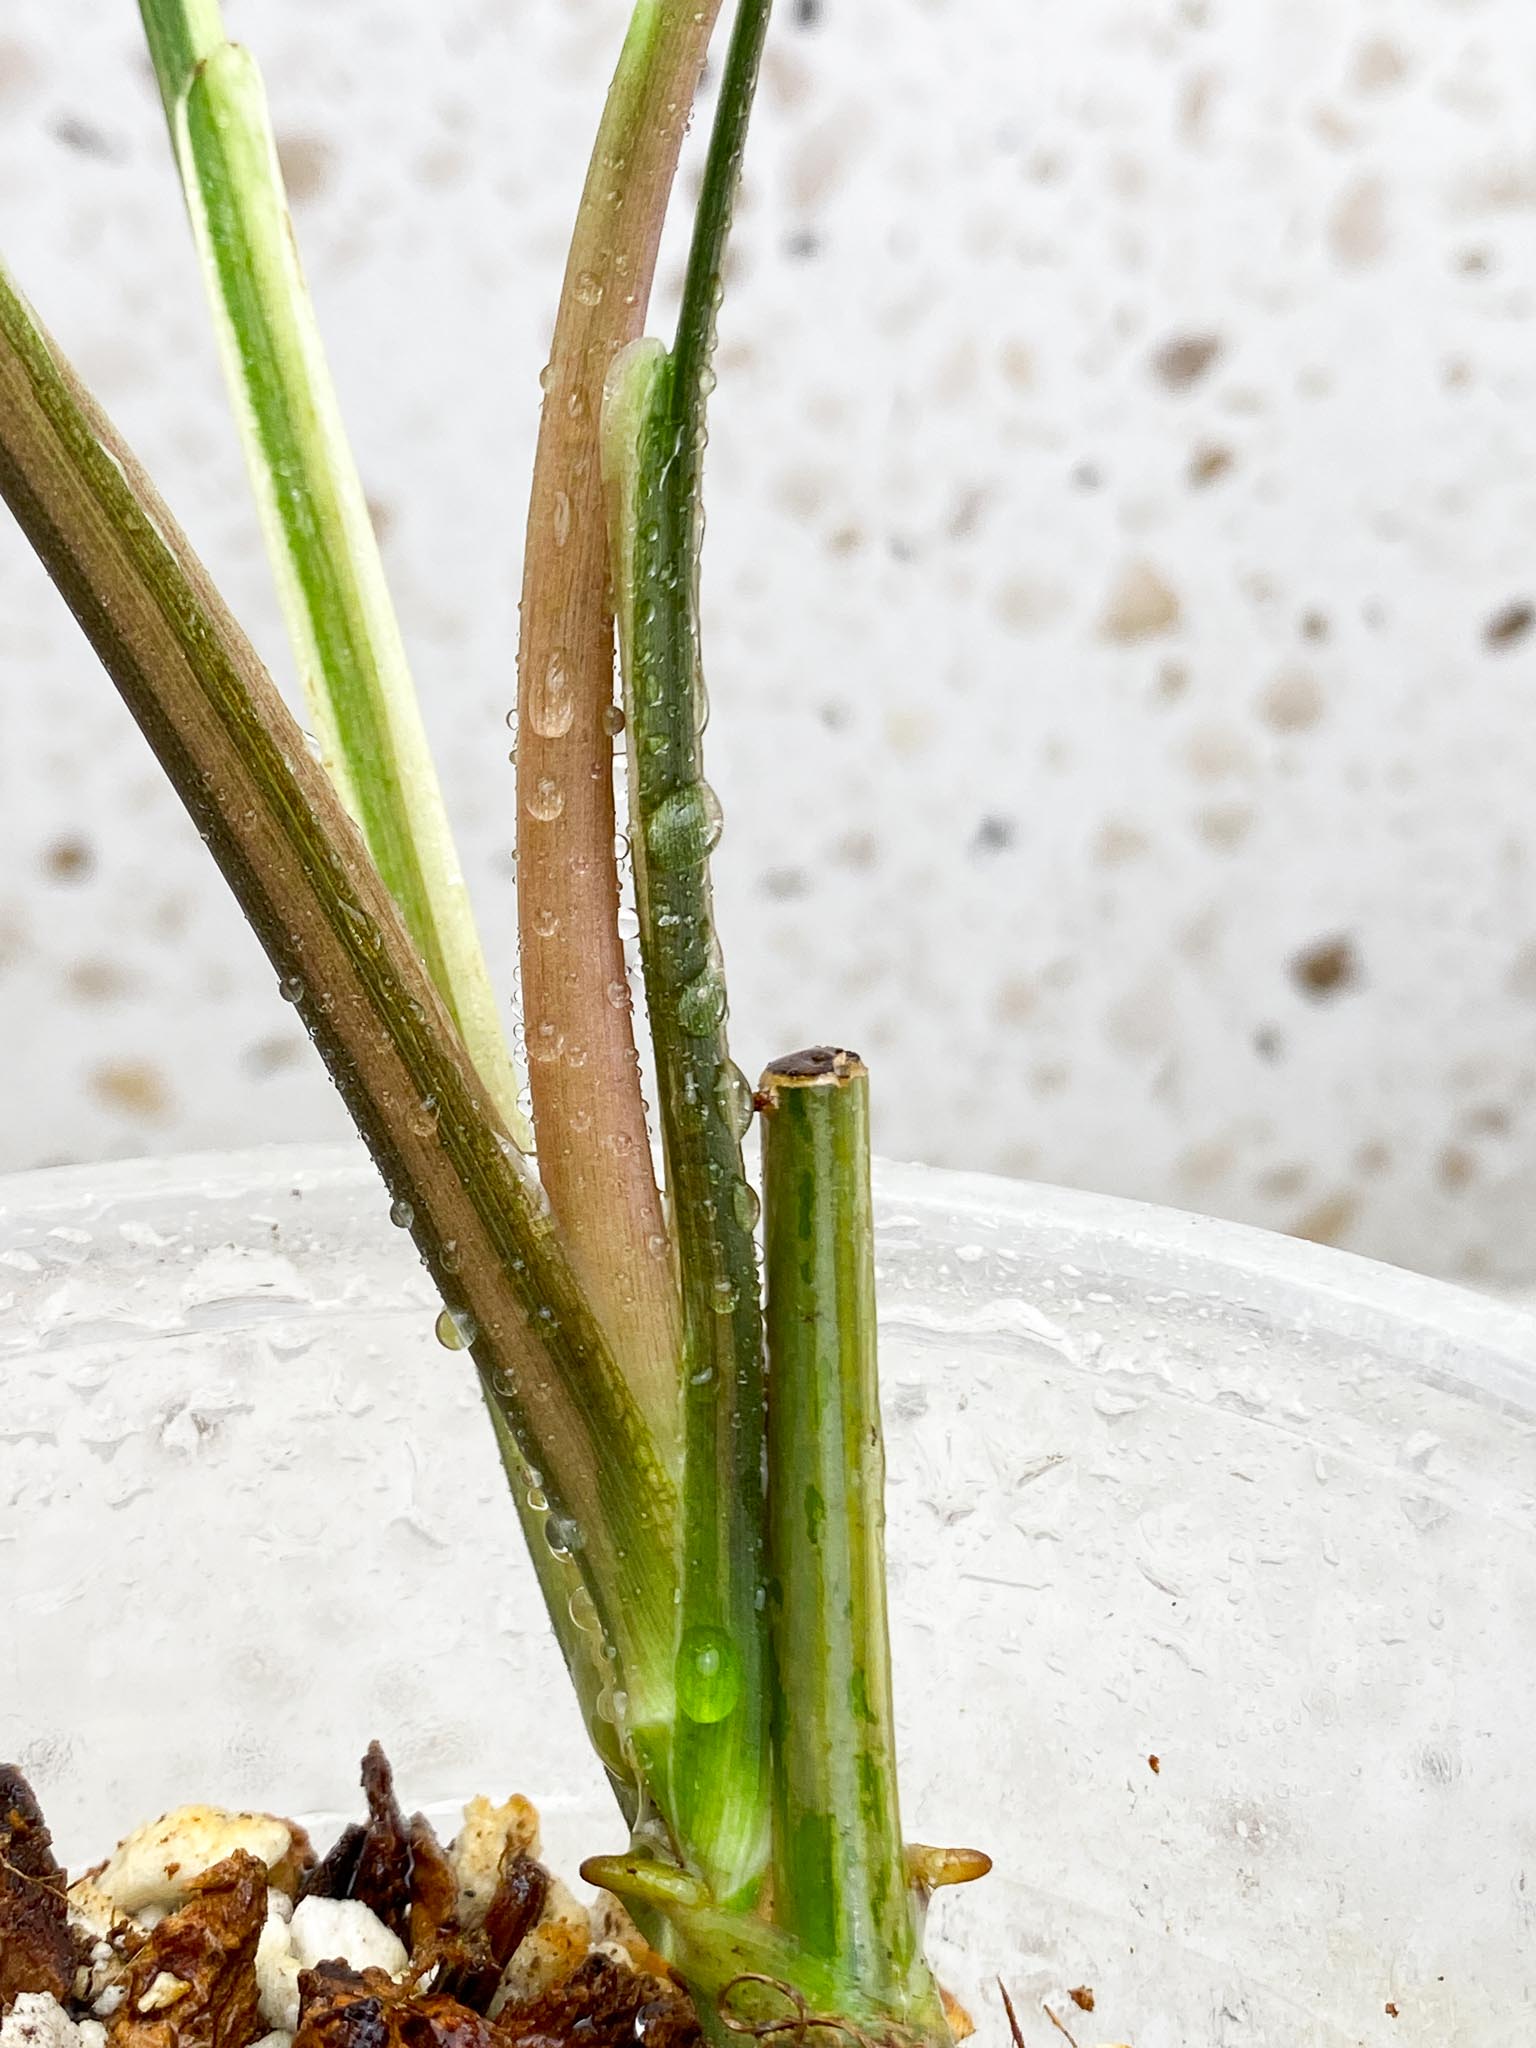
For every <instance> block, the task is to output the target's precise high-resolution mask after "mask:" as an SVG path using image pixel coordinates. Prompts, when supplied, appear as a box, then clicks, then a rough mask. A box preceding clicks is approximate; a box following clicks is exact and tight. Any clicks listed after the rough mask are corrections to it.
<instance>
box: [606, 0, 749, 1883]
mask: <svg viewBox="0 0 1536 2048" xmlns="http://www.w3.org/2000/svg"><path fill="white" fill-rule="evenodd" d="M767 21H768V5H767V0H745V4H743V6H742V7H741V9H740V11H739V13H738V15H737V19H736V25H735V28H734V31H733V33H732V36H731V43H730V48H729V51H728V53H727V57H726V65H725V73H724V77H723V80H722V84H721V92H720V102H719V108H718V112H717V115H716V121H715V128H714V132H713V134H712V136H711V139H710V149H709V156H708V159H707V162H706V166H705V174H704V184H703V189H702V192H701V194H700V200H699V209H698V215H697V220H696V226H695V233H694V239H693V246H692V250H691V252H690V256H689V263H688V272H687V277H686V280H685V284H684V290H683V303H682V309H681V314H680V319H679V325H678V339H677V347H676V350H675V352H674V354H673V355H672V356H671V357H670V358H668V357H667V356H666V355H665V354H664V352H662V351H661V350H660V349H659V347H658V346H657V345H656V344H654V343H653V344H649V345H647V344H644V343H642V344H637V346H636V348H635V349H633V350H632V351H630V352H629V353H628V354H626V356H625V357H623V358H622V359H621V362H620V364H619V366H618V367H617V369H616V371H615V374H614V376H613V378H612V379H611V380H610V385H609V394H608V397H607V400H606V403H605V420H604V446H605V467H606V470H607V473H608V475H609V477H610V483H611V508H612V517H613V543H612V550H613V558H614V563H615V577H614V581H615V586H616V603H617V611H618V618H619V640H620V650H621V654H622V657H623V669H624V692H625V713H626V729H627V732H628V735H629V740H628V745H629V799H630V814H631V834H630V840H631V846H632V848H633V858H634V871H635V896H636V907H637V909H638V912H639V917H640V951H641V962H642V966H643V968H644V972H645V988H646V1002H647V1007H648V1009H649V1014H650V1022H651V1036H652V1041H653V1044H654V1047H655V1055H656V1092H657V1101H658V1106H659V1111H660V1120H661V1133H662V1148H663V1154H664V1158H665V1163H666V1187H667V1203H668V1218H669V1221H670V1224H671V1228H672V1235H673V1240H674V1244H675V1247H676V1253H677V1263H678V1273H679V1280H680V1286H681V1294H682V1309H683V1375H684V1384H683V1445H684V1479H683V1562H682V1611H681V1615H680V1632H679V1639H678V1653H677V1699H678V1723H677V1729H676V1733H675V1738H674V1748H673V1771H672V1785H671V1796H670V1802H669V1809H668V1817H669V1819H670V1821H671V1822H672V1825H673V1827H674V1829H675V1830H676V1832H677V1836H678V1841H679V1846H680V1848H681V1849H682V1852H683V1854H684V1855H685V1857H686V1858H687V1859H688V1860H689V1861H690V1862H691V1863H692V1864H693V1866H694V1867H695V1868H697V1869H698V1870H699V1871H701V1872H702V1873H703V1875H704V1876H705V1877H706V1878H707V1880H708V1882H709V1884H710V1886H711V1888H712V1890H713V1892H714V1894H715V1896H716V1898H717V1899H719V1900H720V1901H722V1902H727V1901H732V1900H738V1899H742V1900H744V1899H749V1898H751V1897H752V1896H753V1895H754V1894H755V1891H756V1888H757V1886H758V1883H759V1881H760V1879H761V1876H762V1874H763V1870H764V1868H765V1865H766V1860H767V1853H768V1844H769V1831H770V1812H769V1801H768V1796H767V1788H768V1772H767V1768H766V1761H767V1747H766V1745H767V1732H768V1731H767V1684H766V1680H767V1633H766V1621H765V1617H764V1578H763V1533H764V1531H763V1514H764V1498H763V1479H762V1443H763V1431H764V1383H763V1329H762V1310H761V1302H760V1294H759V1287H758V1274H757V1253H756V1245H755V1240H754V1236H753V1231H754V1226H755V1223H756V1220H757V1201H756V1197H755V1195H754V1194H753V1192H752V1189H751V1187H750V1185H749V1184H748V1182H747V1179H746V1175H745V1170H744V1167H743V1164H742V1155H741V1140H742V1135H743V1133H744V1132H745V1130H746V1127H747V1124H748V1122H749V1121H750V1117H751V1096H750V1091H749V1089H748V1087H747V1084H746V1081H745V1079H744V1077H743V1076H742V1074H741V1073H740V1071H739V1069H738V1068H737V1067H736V1066H735V1065H734V1064H733V1063H732V1060H731V1057H730V1051H729V1047H728V1044H727V1041H726V1031H725V1018H726V998H725V982H724V978H723V972H722V967H721V961H720V952H719V945H718V941H717V939H716V936H715V928H714V914H713V905H712V900H711V892H710V879H709V855H710V852H711V849H712V848H713V846H714V844H715V841H716V839H717V837H718V834H719V810H718V806H717V805H716V803H715V800H714V797H713V795H712V793H711V792H710V789H709V786H708V784H707V783H706V782H705V781H704V779H703V765H702V737H703V717H704V690H703V675H702V665H701V661H700V653H699V610H698V575H699V548H700V542H701V540H702V530H703V522H702V515H701V511H700V501H699V482H700V476H699V472H700V466H701V457H702V449H703V442H704V423H705V408H706V402H707V398H708V394H709V389H710V384H711V381H712V380H711V372H710V367H709V363H710V355H711V352H712V350H713V346H714V323H715V311H716V307H717V304H718V300H719V278H720V266H721V261H722V258H723V254H724V246H725V239H726V235H727V232H728V229H729V225H730V215H731V205H732V200H733V196H734V193H735V190H736V185H737V180H738V177H739V174H740V167H741V155H742V148H743V144H744V141H745V135H746V126H747V120H748V116H749V113H750V110H751V104H752V96H753V90H754V87H755V84H756V78H757V71H758V65H759V62H760V59H761V54H762V43H763V36H764V33H765V30H766V27H767Z"/></svg>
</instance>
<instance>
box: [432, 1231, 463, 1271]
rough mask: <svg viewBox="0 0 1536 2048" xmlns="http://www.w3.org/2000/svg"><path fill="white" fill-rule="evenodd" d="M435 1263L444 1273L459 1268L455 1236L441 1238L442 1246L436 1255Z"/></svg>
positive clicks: (457, 1246) (457, 1241)
mask: <svg viewBox="0 0 1536 2048" xmlns="http://www.w3.org/2000/svg"><path fill="white" fill-rule="evenodd" d="M437 1263H438V1264H439V1265H440V1266H441V1267H442V1269H443V1271H444V1272H445V1273H457V1271H458V1270H459V1240H458V1239H457V1238H456V1237H445V1238H444V1239H443V1242H442V1248H441V1249H440V1250H439V1252H438V1255H437Z"/></svg>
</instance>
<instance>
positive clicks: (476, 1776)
mask: <svg viewBox="0 0 1536 2048" xmlns="http://www.w3.org/2000/svg"><path fill="white" fill-rule="evenodd" d="M878 1194H879V1217H880V1265H881V1282H882V1308H883V1328H884V1352H883V1362H884V1373H885V1389H886V1398H887V1407H888V1418H889V1457H890V1471H891V1485H890V1542H891V1559H892V1578H893V1613H894V1634H895V1652H896V1662H897V1682H898V1689H899V1701H898V1703H899V1709H900V1714H901V1720H902V1729H903V1742H904V1749H905V1759H904V1780H903V1784H904V1793H905V1800H906V1818H907V1824H908V1828H909V1831H910V1833H911V1834H912V1835H913V1836H914V1837H917V1838H919V1839H923V1840H928V1841H936V1842H944V1841H955V1842H962V1843H968V1844H969V1843H975V1844H978V1845H980V1846H982V1847H985V1848H987V1849H989V1850H991V1851H992V1853H993V1854H994V1856H995V1857H996V1859H997V1873H996V1875H995V1876H994V1877H993V1878H992V1879H991V1880H990V1881H989V1882H988V1883H987V1884H985V1885H980V1886H975V1887H972V1888H971V1889H970V1890H969V1891H967V1892H965V1893H960V1894H950V1895H947V1896H946V1897H944V1898H943V1899H942V1900H941V1903H940V1906H939V1908H938V1909H937V1912H936V1941H935V1951H936V1955H937V1959H938V1961H939V1963H940V1966H941V1969H942V1971H943V1974H944V1975H945V1976H946V1978H947V1980H948V1981H950V1982H951V1983H952V1984H953V1985H954V1987H955V1988H956V1989H957V1990H958V1991H959V1992H960V1993H961V1994H962V1996H964V1997H965V1998H966V1999H967V2000H968V2001H969V2002H970V2003H971V2004H972V2005H973V2007H974V2009H975V2010H976V2012H977V2015H978V2018H979V2019H980V2020H981V2024H982V2030H983V2037H984V2040H985V2041H987V2042H995V2041H998V2040H999V2039H1000V2038H1002V2030H1001V2025H1000V2020H999V2017H998V2009H997V2001H996V1996H995V1992H994V1990H993V1979H994V1978H995V1977H996V1976H997V1975H999V1974H1000V1975H1002V1976H1003V1977H1004V1978H1006V1980H1007V1981H1008V1984H1009V1986H1010V1988H1011V1990H1012V1991H1013V1993H1014V1997H1015V2002H1016V2005H1017V2007H1018V2010H1019V2014H1020V2018H1021V2020H1022V2022H1023V2026H1024V2031H1025V2038H1026V2040H1027V2041H1028V2042H1029V2044H1030V2048H1035V2044H1036V2043H1038V2042H1048V2041H1053V2040H1059V2039H1060V2036H1059V2035H1058V2034H1057V2033H1056V2031H1055V2030H1054V2028H1052V2027H1051V2025H1050V2023H1049V2021H1048V2020H1047V2019H1046V2018H1045V2017H1044V2015H1043V2013H1042V2010H1041V2007H1042V2003H1044V2002H1049V2003H1050V2004H1052V2005H1053V2007H1054V2009H1055V2010H1056V2011H1057V2012H1058V2013H1059V2014H1060V2015H1061V2017H1062V2018H1063V2019H1064V2020H1065V2021H1066V2023H1067V2025H1068V2026H1069V2027H1070V2028H1071V2029H1072V2031H1073V2033H1074V2034H1075V2036H1076V2037H1077V2039H1078V2040H1079V2042H1081V2043H1083V2044H1085V2048H1086V2044H1087V2043H1090V2042H1097V2041H1100V2040H1114V2041H1120V2040H1124V2041H1128V2042H1130V2043H1132V2044H1134V2048H1207V2044H1209V2048H1356V2044H1362V2043H1363V2044H1368V2048H1376V2044H1389V2043H1390V2044H1393V2048H1489V2044H1493V2043H1500V2044H1503V2043H1506V2042H1508V2043H1511V2044H1513V2043H1515V2042H1517V2041H1526V2040H1530V2039H1532V2038H1536V1763H1533V1750H1532V1744H1531V1741H1530V1737H1529V1732H1528V1729H1529V1722H1530V1719H1531V1705H1530V1699H1531V1692H1532V1686H1533V1681H1536V1318H1532V1317H1529V1316H1526V1315H1523V1314H1520V1313H1517V1312H1516V1311H1514V1310H1512V1309H1506V1308H1504V1307H1501V1306H1500V1305H1498V1304H1496V1303H1493V1302H1491V1301H1487V1300H1484V1299H1482V1298H1481V1297H1478V1296H1474V1295H1470V1294H1466V1293H1462V1292H1460V1291H1458V1290H1456V1289H1453V1288H1448V1287H1444V1286H1441V1285H1438V1284H1435V1283H1432V1282H1429V1281H1425V1280H1420V1279H1417V1278H1414V1277H1412V1276H1410V1275H1407V1274H1404V1273H1400V1272H1396V1271H1393V1270H1390V1269H1387V1268H1384V1267H1378V1266H1372V1265H1370V1264H1367V1263H1365V1262H1363V1261H1361V1260H1358V1259H1354V1258H1350V1257H1347V1256H1345V1255H1343V1254H1341V1253H1336V1252H1330V1251H1322V1250H1318V1249H1316V1248H1314V1247H1312V1246H1308V1245H1301V1244H1297V1243H1293V1242H1291V1241H1289V1240H1285V1239H1280V1238H1274V1237H1269V1236H1266V1235H1263V1234H1261V1233H1258V1232H1255V1231H1250V1230H1244V1229H1240V1228H1237V1227H1235V1226H1230V1225H1226V1224H1221V1223H1214V1222H1210V1221H1205V1220H1201V1219H1196V1218H1192V1217H1187V1216H1181V1215H1175V1214H1171V1213H1168V1212H1164V1211H1160V1210H1156V1209H1151V1208H1145V1207H1141V1206H1139V1205H1136V1204H1131V1203H1125V1202H1117V1201H1108V1200H1100V1199H1097V1198H1094V1197H1091V1196H1086V1195H1078V1194H1067V1193H1062V1192H1060V1191H1056V1190H1049V1189H1041V1188H1033V1187H1023V1186H1015V1185H1011V1184H1008V1183H1004V1182H999V1181H990V1180H982V1179H974V1178H961V1177H959V1176H955V1175H950V1174H940V1173H932V1172H924V1171H921V1170H916V1169H912V1168H906V1167H886V1168H884V1169H882V1171H881V1173H880V1175H879V1178H878ZM0 1305H3V1308H4V1319H3V1338H0V1345H3V1352H0V1355H3V1368H0V1387H3V1406H0V1585H3V1587H4V1592H5V1620H4V1625H3V1626H4V1636H3V1639H0V1755H5V1756H7V1757H15V1758H17V1759H18V1760H19V1761H20V1762H21V1763H22V1765H23V1766H24V1768H26V1769H27V1771H28V1772H29V1773H30V1775H31V1776H32V1778H33V1781H34V1783H35V1784H36V1787H37V1789H38V1791H39V1793H40V1795H41V1796H42V1798H43V1801H44V1806H45V1810H46V1811H47V1813H48V1814H49V1816H50V1818H51V1820H52V1823H53V1826H54V1829H55V1832H56V1834H57V1835H58V1837H59V1839H60V1844H61V1848H62V1850H63V1852H64V1853H65V1854H66V1855H67V1856H68V1857H70V1858H72V1859H75V1860H77V1861H78V1860H83V1859H84V1858H86V1857H89V1856H91V1855H94V1854H97V1853H100V1852H101V1851H102V1850H103V1849H104V1848H105V1847H106V1846H107V1845H108V1844H109V1843H110V1842H111V1841H112V1840H113V1839H115V1838H116V1836H117V1835H118V1834H119V1833H121V1832H122V1831H123V1830H124V1829H126V1828H127V1827H128V1826H129V1825H131V1824H132V1823H134V1822H136V1821H138V1820H139V1819H142V1818H145V1817H147V1816H149V1815H152V1814H154V1813H157V1812H159V1811H160V1810H161V1809H162V1808H164V1807H166V1806H168V1805H171V1804H174V1803H177V1802H180V1801H182V1800H185V1799H188V1798H210V1799H215V1800H220V1801H227V1802H234V1803H242V1804H257V1805H272V1806H275V1807H277V1808H278V1809H279V1810H281V1811H285V1812H305V1813H307V1814H311V1815H314V1814H318V1815H325V1814H338V1813H340V1812H350V1811H352V1810H353V1809H354V1808H355V1806H356V1803H357V1795H356V1792H355V1773H356V1762H357V1758H358V1756H359V1755H360V1753H361V1751H362V1748H363V1746H364V1744H365V1743H366V1742H367V1740H368V1739H369V1738H370V1737H371V1736H374V1735H378V1736H379V1737H381V1738H382V1740H383V1741H384V1742H385V1744H386V1746H387V1747H388V1749H389V1751H390V1753H391V1755H392V1756H393V1758H394V1761H395V1765H396V1770H397V1774H398V1778H399V1781H400V1785H401V1789H402V1792H403V1794H404V1796H405V1798H406V1799H407V1800H408V1801H410V1802H412V1803H414V1804H418V1805H422V1806H425V1807H427V1808H428V1809H429V1810H435V1811H440V1812H444V1813H447V1812H449V1811H451V1808H452V1805H453V1803H454V1802H456V1801H458V1800H461V1799H463V1798H464V1797H465V1796H466V1795H468V1794H469V1793H471V1792H474V1791H480V1790H483V1791H486V1792H490V1793H494V1794H497V1795H498V1796H499V1795H501V1794H504V1793H505V1792H507V1791H509V1790H513V1789H517V1790H522V1791H525V1792H527V1793H528V1794H529V1795H530V1796H531V1797H533V1798H534V1799H535V1800H536V1801H537V1802H538V1803H539V1805H540V1806H541V1807H542V1808H543V1810H544V1812H545V1815H546V1817H547V1821H548V1834H549V1837H550V1842H551V1847H552V1850H553V1853H554V1855H555V1857H556V1858H557V1859H559V1860H560V1861H562V1862H563V1863H565V1865H566V1866H567V1868H569V1867H572V1866H574V1863H575V1861H576V1860H577V1859H578V1858H579V1857H580V1856H581V1855H583V1854H586V1853H590V1852H592V1851H594V1850H599V1849H604V1848H614V1847H618V1846H619V1845H620V1840H621V1835H620V1829H619V1826H618V1822H617V1818H616V1815H615V1814H614V1812H613V1810H612V1808H611V1805H610V1803H609V1801H608V1798H607V1795H606V1793H605V1791H604V1789H603V1787H602V1785H601V1783H600V1781H599V1778H598V1775H597V1773H596V1771H595V1769H594V1767H593V1765H592V1764H591V1762H590V1761H589V1759H588V1756H587V1754H586V1750H585V1747H584V1742H583V1737H582V1734H581V1730H580V1724H579V1721H578V1719H577V1716H576V1713H575V1711H574V1708H573V1707H572V1706H571V1704H570V1702H569V1701H568V1699H567V1696H566V1692H565V1680H564V1675H563V1673H562V1671H561V1668H560V1666H559V1663H558V1659H557V1657H556V1655H555V1652H554V1650H553V1648H552V1646H551V1644H550V1642H549V1640H548V1638H547V1635H546V1632H545V1628H544V1623H543V1619H542V1615H541V1612H540V1607H539V1601H538V1595H537V1593H536V1591H535V1588H534V1585H533V1581H532V1577H531V1573H530V1571H529V1569H528V1567H527V1565H526V1563H525V1561H524V1559H523V1557H522V1554H521V1550H520V1543H519V1536H518V1531H517V1527H516V1524H515V1522H514V1519H513V1516H512V1511H511V1508H510V1505H509V1503H508V1501H507V1499H506V1498H505V1496H504V1491H503V1485H502V1480H501V1476H500V1471H499V1467H498V1465H497V1462H496V1458H495V1455H494V1452H493V1450H492V1446H491V1441H490V1436H489V1432H488V1430H487V1428H486V1426H485V1423H484V1420H483V1417H482V1415H481V1412H480V1408H479V1402H478V1398H477V1396H476V1393H475V1389H474V1385H473V1381H472V1378H471V1373H470V1368H469V1366H468V1363H467V1361H466V1360H464V1359H463V1358H462V1357H456V1356H454V1355H452V1354H449V1353H446V1352H444V1351H443V1350H442V1349H441V1348H440V1347H439V1346H438V1345H437V1343H436V1342H435V1341H434V1339H433V1335H432V1321H433V1313H432V1297H431V1291H430V1288H429V1287H428V1284H427V1282H426V1279H425V1276H424V1275H423V1274H422V1272H421V1271H420V1269H419V1268H418V1266H417V1265H416V1262H415V1259H414V1256H413V1254H412V1251H411V1248H410V1246H409V1244H408V1243H407V1242H406V1240H405V1239H404V1238H403V1236H402V1235H401V1234H400V1233H399V1232H398V1231H396V1230H393V1229H391V1227H390V1225H389V1222H388V1219H387V1214H386V1205H385V1203H384V1200H383V1199H382V1197H381V1195H380V1193H379V1190H378V1187H377V1184H376V1183H375V1181H374V1179H373V1177H372V1175H371V1173H370V1171H369V1169H368V1168H367V1166H366V1164H365V1163H363V1162H362V1161H361V1159H360V1157H359V1155H358V1154H356V1153H355V1152H352V1151H349V1150H331V1149H327V1150H323V1151H321V1150H316V1151H309V1150H304V1151H296V1150H285V1151H276V1150H274V1151H270V1152H265V1153H247V1154H241V1155H236V1156H232V1157H219V1158H204V1159H183V1160H170V1161H163V1162H156V1163H151V1164H143V1165H132V1166H113V1167H105V1168H90V1169H80V1170H74V1169H71V1170H67V1171H60V1172H53V1173H42V1174H34V1175H29V1176H26V1177H21V1178H17V1179H14V1180H11V1181H8V1182H3V1183H0ZM1154 1760H1155V1761H1154ZM1074 1986H1077V1987H1082V1986H1087V1987H1090V1988H1091V1989H1092V1991H1093V1994H1094V2000H1095V2011H1094V2013H1093V2015H1092V2016H1091V2017H1089V2016H1087V2015H1086V2014H1084V2013H1083V2012H1081V2011H1080V2010H1079V2009H1078V2008H1077V2007H1075V2006H1074V2005H1072V2004H1071V2003H1070V2002H1069V2001H1068V1997H1067V1994H1068V1992H1069V1990H1070V1989H1071V1988H1072V1987H1074ZM1394 2007H1395V2008H1396V2011H1395V2014H1394V2012H1393V2008H1394Z"/></svg>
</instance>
